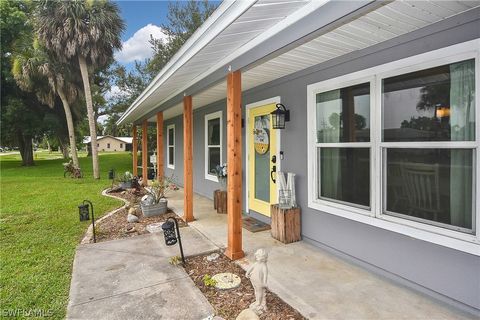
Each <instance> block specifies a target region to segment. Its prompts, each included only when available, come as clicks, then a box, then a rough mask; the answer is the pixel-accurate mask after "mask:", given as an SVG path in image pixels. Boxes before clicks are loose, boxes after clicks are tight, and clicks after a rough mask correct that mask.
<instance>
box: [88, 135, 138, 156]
mask: <svg viewBox="0 0 480 320" xmlns="http://www.w3.org/2000/svg"><path fill="white" fill-rule="evenodd" d="M132 140H133V138H132V137H114V136H110V135H107V136H97V148H98V151H113V152H115V151H131V150H132ZM83 143H84V144H86V145H87V147H88V146H89V145H90V136H86V137H84V139H83Z"/></svg>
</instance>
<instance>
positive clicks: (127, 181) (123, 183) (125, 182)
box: [118, 171, 133, 189]
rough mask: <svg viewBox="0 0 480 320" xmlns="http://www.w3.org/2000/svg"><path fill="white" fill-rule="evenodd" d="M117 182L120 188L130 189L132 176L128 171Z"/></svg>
mask: <svg viewBox="0 0 480 320" xmlns="http://www.w3.org/2000/svg"><path fill="white" fill-rule="evenodd" d="M118 181H120V188H122V189H130V188H132V187H133V186H132V181H133V174H132V173H131V172H130V171H125V173H124V174H123V176H121V177H120V178H119V179H118Z"/></svg>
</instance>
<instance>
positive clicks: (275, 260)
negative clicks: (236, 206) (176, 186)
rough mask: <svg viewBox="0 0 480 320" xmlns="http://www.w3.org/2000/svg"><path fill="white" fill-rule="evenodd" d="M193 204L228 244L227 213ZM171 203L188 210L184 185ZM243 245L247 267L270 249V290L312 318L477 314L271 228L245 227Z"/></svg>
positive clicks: (205, 228)
mask: <svg viewBox="0 0 480 320" xmlns="http://www.w3.org/2000/svg"><path fill="white" fill-rule="evenodd" d="M193 203H194V216H195V219H196V220H195V221H194V222H191V223H190V226H191V227H193V228H195V229H197V230H198V231H199V232H201V233H202V234H203V235H204V236H206V237H207V238H209V239H210V240H211V241H212V242H214V243H215V244H216V245H217V246H219V247H221V248H224V247H225V246H226V241H227V216H226V215H224V214H217V213H216V211H214V210H213V202H212V201H211V200H209V199H207V198H205V197H202V196H199V195H197V194H196V195H195V196H194V200H193ZM169 206H170V207H172V209H173V210H174V211H175V212H177V214H179V215H183V193H182V192H181V190H180V191H179V192H175V193H172V194H171V195H170V197H169ZM243 247H244V250H245V254H246V258H245V259H242V260H240V261H239V263H240V265H241V266H242V267H244V268H246V267H247V266H248V264H249V261H253V253H254V252H255V250H256V249H257V248H265V249H267V250H268V252H269V260H268V267H269V278H268V286H269V288H270V290H272V291H273V292H274V293H276V294H277V295H278V296H279V297H280V298H282V299H283V300H284V301H285V302H287V303H288V304H290V305H291V306H293V307H294V308H296V309H297V310H298V311H299V312H300V313H302V314H303V315H304V316H305V317H307V318H309V319H389V320H390V319H395V320H397V319H409V320H412V319H437V320H439V319H476V318H475V317H473V316H471V315H469V314H465V313H463V312H461V311H458V310H456V309H453V308H451V307H449V306H447V305H444V304H442V303H440V302H439V301H437V300H434V299H432V298H430V297H428V296H426V295H424V294H421V293H418V292H416V291H413V290H411V289H408V288H406V287H403V286H400V285H398V284H396V283H394V282H392V281H390V280H388V279H386V278H383V277H381V276H378V275H376V274H373V273H371V272H369V271H367V270H365V269H364V268H361V267H359V266H356V265H354V264H352V263H350V262H348V261H345V260H343V259H340V258H338V257H336V256H334V255H333V254H331V253H329V252H327V251H325V250H322V249H319V248H317V247H314V246H312V245H310V244H308V243H305V242H303V241H300V242H296V243H292V244H288V245H285V244H283V243H281V242H279V241H276V240H275V239H273V238H272V237H271V236H270V231H264V232H257V233H251V232H249V231H247V230H246V229H243Z"/></svg>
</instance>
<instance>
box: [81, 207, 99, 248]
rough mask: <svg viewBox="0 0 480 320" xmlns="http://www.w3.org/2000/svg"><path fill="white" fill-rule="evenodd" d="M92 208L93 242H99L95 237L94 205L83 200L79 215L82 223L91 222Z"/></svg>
mask: <svg viewBox="0 0 480 320" xmlns="http://www.w3.org/2000/svg"><path fill="white" fill-rule="evenodd" d="M90 207H91V208H92V225H93V242H94V243H95V242H97V239H96V237H95V215H94V214H93V204H92V202H91V201H89V200H83V202H82V204H81V205H79V206H78V215H79V217H80V221H88V220H90Z"/></svg>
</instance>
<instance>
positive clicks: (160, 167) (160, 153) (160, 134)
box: [157, 112, 163, 180]
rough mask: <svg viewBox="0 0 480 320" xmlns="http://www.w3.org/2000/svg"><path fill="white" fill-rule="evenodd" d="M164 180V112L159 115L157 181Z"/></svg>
mask: <svg viewBox="0 0 480 320" xmlns="http://www.w3.org/2000/svg"><path fill="white" fill-rule="evenodd" d="M161 178H163V112H158V113H157V179H158V180H160V179H161Z"/></svg>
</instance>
